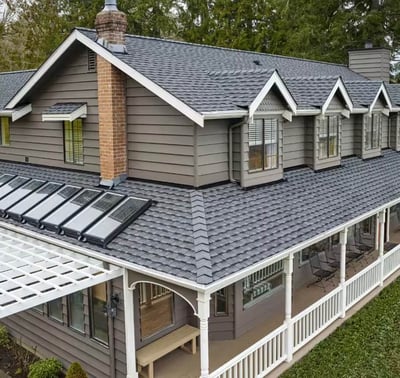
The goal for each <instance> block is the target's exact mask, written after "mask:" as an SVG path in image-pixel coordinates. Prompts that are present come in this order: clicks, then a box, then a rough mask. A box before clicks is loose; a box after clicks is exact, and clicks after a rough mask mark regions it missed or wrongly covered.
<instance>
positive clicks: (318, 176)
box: [0, 150, 400, 284]
mask: <svg viewBox="0 0 400 378" xmlns="http://www.w3.org/2000/svg"><path fill="white" fill-rule="evenodd" d="M399 170H400V154H398V153H397V152H394V151H391V150H386V151H384V153H383V157H382V158H377V159H373V160H369V161H362V160H361V159H359V158H356V157H353V158H347V159H344V160H343V164H342V166H341V167H338V168H336V169H332V170H327V171H322V172H314V171H313V170H312V169H310V168H300V169H297V170H293V171H290V172H285V180H284V181H282V182H279V183H275V184H272V185H267V186H263V187H257V188H253V189H250V190H242V189H241V188H240V187H239V186H238V185H236V184H233V183H229V184H224V185H220V186H217V187H213V188H207V189H202V190H193V189H186V188H177V187H172V186H167V185H159V184H155V183H145V182H139V181H133V180H128V181H125V182H123V183H122V184H120V185H119V186H118V187H117V188H116V191H117V192H120V193H124V194H127V195H132V196H139V197H145V198H152V199H153V200H155V201H156V204H154V205H153V206H151V208H150V209H148V210H147V211H146V212H145V213H144V214H143V215H142V216H140V217H139V218H138V219H137V220H136V221H135V222H134V223H133V224H132V225H130V226H129V227H128V228H127V229H125V230H124V231H123V232H122V233H121V234H119V235H118V236H117V237H116V238H115V239H114V240H113V241H112V242H111V243H110V244H109V245H108V248H107V249H103V248H101V247H97V246H94V245H90V244H84V243H82V242H79V241H77V240H75V239H73V238H67V237H65V236H60V235H55V234H54V233H51V232H47V231H43V230H38V229H35V228H34V227H32V226H29V225H26V224H25V225H22V224H19V225H20V226H21V227H27V228H29V229H31V230H32V229H34V230H35V231H36V232H40V233H45V234H47V235H49V236H52V237H57V238H61V239H63V240H66V241H68V242H70V243H73V244H79V245H84V246H85V247H86V248H90V249H94V250H96V251H98V252H101V253H103V254H105V255H109V256H114V257H117V258H119V259H121V260H125V261H129V262H132V263H135V264H138V265H141V266H144V267H147V268H152V269H155V270H157V271H160V272H164V273H169V274H171V275H174V276H176V277H180V278H185V279H189V280H192V281H194V282H197V283H202V284H208V283H211V282H213V281H216V280H218V279H220V278H223V277H226V276H227V275H230V274H233V273H235V272H238V271H240V270H242V269H244V268H247V267H249V266H251V265H253V264H255V263H257V262H260V261H261V260H263V259H266V258H268V257H270V256H273V255H275V254H277V253H280V252H283V251H284V250H285V249H287V248H289V247H292V246H294V245H296V244H298V243H300V242H303V241H306V240H308V239H310V238H312V237H314V236H317V235H319V234H321V233H322V232H324V231H327V230H330V229H332V228H334V227H336V226H339V225H341V224H343V223H344V222H347V221H350V220H352V219H354V218H355V217H357V216H359V215H362V214H364V213H366V212H368V211H371V210H373V209H375V208H377V207H378V206H381V205H384V204H385V203H387V202H389V201H391V200H394V199H396V198H400V176H399V175H394V174H393V172H398V171H399ZM0 173H12V174H19V175H25V176H28V177H32V178H42V179H46V180H53V181H58V182H66V183H74V184H78V185H84V186H86V187H89V186H95V185H97V183H98V179H99V178H98V176H97V175H95V174H84V173H76V172H68V171H63V170H58V169H52V168H41V167H33V166H29V165H25V164H14V163H8V162H1V163H0ZM5 221H6V222H13V221H11V220H5Z"/></svg>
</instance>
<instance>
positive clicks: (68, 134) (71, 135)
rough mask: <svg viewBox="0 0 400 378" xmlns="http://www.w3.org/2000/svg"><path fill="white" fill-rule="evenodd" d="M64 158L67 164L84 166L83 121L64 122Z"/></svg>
mask: <svg viewBox="0 0 400 378" xmlns="http://www.w3.org/2000/svg"><path fill="white" fill-rule="evenodd" d="M64 156H65V157H64V158H65V162H66V163H72V164H83V131H82V119H81V118H78V119H76V120H75V121H73V122H70V121H64Z"/></svg>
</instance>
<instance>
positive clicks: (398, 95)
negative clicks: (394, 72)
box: [386, 84, 400, 106]
mask: <svg viewBox="0 0 400 378" xmlns="http://www.w3.org/2000/svg"><path fill="white" fill-rule="evenodd" d="M386 88H387V90H388V93H389V96H390V99H391V100H392V103H393V104H394V105H396V106H400V84H389V85H386Z"/></svg>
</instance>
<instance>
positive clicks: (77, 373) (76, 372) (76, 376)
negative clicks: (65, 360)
mask: <svg viewBox="0 0 400 378" xmlns="http://www.w3.org/2000/svg"><path fill="white" fill-rule="evenodd" d="M65 378H88V376H87V374H86V373H85V370H83V368H82V366H81V365H80V364H79V363H78V362H73V363H72V364H71V365H70V367H69V368H68V370H67V375H66V376H65Z"/></svg>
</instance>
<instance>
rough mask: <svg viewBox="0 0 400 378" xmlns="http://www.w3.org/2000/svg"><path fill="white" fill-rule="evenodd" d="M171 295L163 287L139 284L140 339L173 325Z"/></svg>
mask: <svg viewBox="0 0 400 378" xmlns="http://www.w3.org/2000/svg"><path fill="white" fill-rule="evenodd" d="M173 308H174V303H173V294H172V292H171V291H170V290H168V289H166V288H165V287H162V286H159V285H153V284H144V283H142V284H139V309H140V331H141V335H142V339H144V338H146V337H149V336H152V335H154V334H156V333H157V332H160V331H162V330H163V329H165V328H167V327H169V326H170V325H171V324H173V320H174V319H173Z"/></svg>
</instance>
